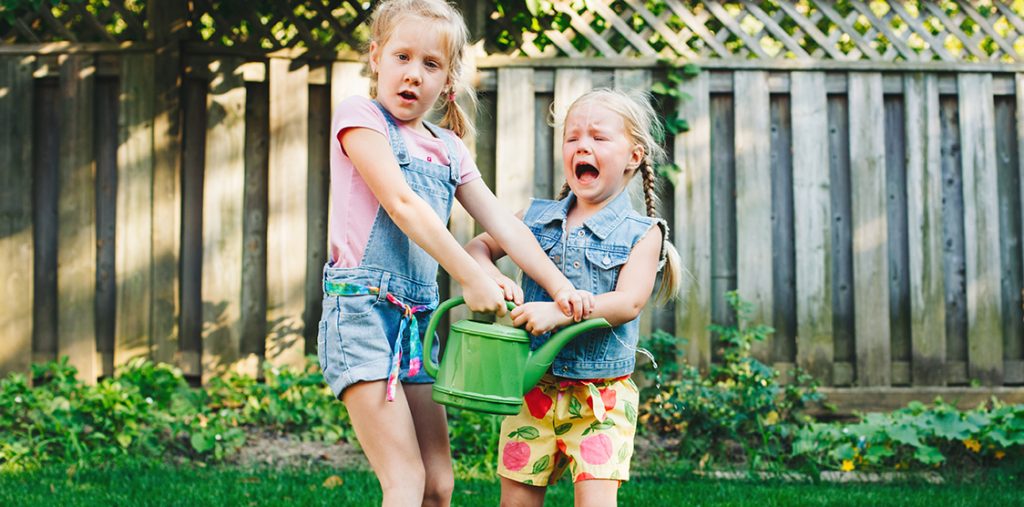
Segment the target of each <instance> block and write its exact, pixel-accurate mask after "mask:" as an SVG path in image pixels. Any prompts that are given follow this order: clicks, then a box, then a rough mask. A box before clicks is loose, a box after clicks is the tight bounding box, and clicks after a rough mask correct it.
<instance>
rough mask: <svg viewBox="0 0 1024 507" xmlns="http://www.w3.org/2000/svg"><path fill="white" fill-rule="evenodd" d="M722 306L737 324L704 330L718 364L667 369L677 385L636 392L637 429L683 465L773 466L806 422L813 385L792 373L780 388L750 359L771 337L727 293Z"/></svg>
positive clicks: (770, 372)
mask: <svg viewBox="0 0 1024 507" xmlns="http://www.w3.org/2000/svg"><path fill="white" fill-rule="evenodd" d="M727 300H728V302H729V304H730V305H731V306H732V308H733V309H734V311H735V312H736V316H737V319H736V320H737V323H736V324H735V325H722V324H715V325H712V326H709V330H710V331H713V332H714V333H715V334H716V335H717V336H719V339H720V340H721V342H722V345H723V361H722V363H721V364H716V365H714V366H712V368H711V370H710V371H709V373H708V375H706V376H704V375H702V374H701V373H700V371H699V370H697V368H695V367H693V366H690V365H688V364H680V365H675V366H673V367H672V368H674V369H676V370H678V379H676V380H672V381H669V382H666V383H664V384H662V385H661V386H650V387H647V388H645V389H644V391H643V392H642V393H641V394H642V395H643V398H642V400H643V401H642V406H641V409H640V412H641V417H640V420H641V422H642V423H644V429H645V430H647V431H650V432H653V433H654V434H656V435H660V436H661V437H665V438H672V439H678V441H677V442H676V443H675V445H676V447H677V450H678V453H679V455H680V457H681V458H682V459H684V460H686V461H688V462H691V463H699V464H700V466H709V465H711V464H714V463H719V464H725V465H734V464H740V463H746V464H747V465H748V466H749V467H751V468H754V469H761V468H766V467H768V468H771V467H780V466H782V464H783V463H782V461H781V460H780V458H779V457H780V456H785V455H786V454H787V449H788V443H789V442H790V441H791V440H792V435H793V433H794V431H795V430H796V429H798V428H799V427H801V426H802V425H804V424H806V422H807V420H808V419H807V417H806V416H804V415H803V414H802V409H804V408H805V407H806V406H807V405H808V404H809V403H811V402H814V401H817V400H819V399H820V395H819V394H818V393H817V383H816V382H815V381H814V380H813V379H811V378H810V377H809V376H808V375H805V374H802V373H800V372H797V375H796V381H795V382H794V383H792V384H789V385H786V386H783V385H780V384H779V382H778V377H779V373H778V372H777V371H775V370H774V369H772V368H771V367H769V366H767V365H765V364H764V363H761V362H760V361H758V360H757V359H755V358H753V357H751V356H750V349H751V345H752V344H753V343H754V342H757V341H762V340H764V339H766V338H767V337H768V336H770V335H771V334H772V333H773V332H774V330H773V329H772V328H771V327H769V326H764V325H757V324H753V323H751V322H750V320H749V316H750V308H751V307H750V305H749V304H748V303H746V302H744V301H743V300H742V299H741V298H740V297H739V295H738V294H736V293H735V292H731V293H729V294H728V295H727ZM659 339H660V340H662V341H664V340H665V338H664V337H660V338H659ZM668 357H669V358H671V357H673V356H671V355H670V356H668Z"/></svg>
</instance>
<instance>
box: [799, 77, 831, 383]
mask: <svg viewBox="0 0 1024 507" xmlns="http://www.w3.org/2000/svg"><path fill="white" fill-rule="evenodd" d="M790 82H791V83H792V94H791V97H792V99H791V100H792V104H793V113H792V114H793V203H794V206H798V207H799V209H798V210H796V211H795V213H794V215H793V218H794V226H793V228H794V232H795V240H796V241H795V244H796V263H795V265H796V298H797V300H796V314H797V347H796V359H797V365H798V366H800V367H801V368H803V369H804V370H806V371H807V372H808V373H810V374H811V375H812V376H814V378H816V379H818V380H819V381H820V382H821V383H822V385H831V384H832V362H833V360H834V355H835V354H834V343H833V340H832V325H833V322H832V229H831V227H830V225H831V220H830V219H829V217H831V216H832V202H831V182H830V180H829V173H828V171H823V170H822V168H823V167H828V163H829V153H828V97H827V96H826V94H825V74H824V73H822V72H794V73H793V74H792V75H791V76H790Z"/></svg>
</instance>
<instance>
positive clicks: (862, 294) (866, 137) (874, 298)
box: [849, 72, 892, 386]
mask: <svg viewBox="0 0 1024 507" xmlns="http://www.w3.org/2000/svg"><path fill="white" fill-rule="evenodd" d="M849 94H850V106H851V107H850V183H851V187H852V204H853V207H852V210H853V224H852V227H853V273H854V280H855V282H854V300H855V303H854V312H855V313H854V315H855V320H856V328H857V337H856V351H857V385H859V386H887V385H890V383H891V377H892V359H891V356H890V346H891V342H890V339H889V337H890V333H889V319H888V318H884V317H883V316H887V315H889V255H888V238H887V225H886V224H887V218H886V200H885V196H886V193H885V186H886V180H885V151H884V150H885V132H884V131H883V130H882V129H881V128H879V126H880V125H883V122H884V121H885V111H884V106H883V98H882V76H881V75H880V74H876V73H859V72H853V73H850V75H849Z"/></svg>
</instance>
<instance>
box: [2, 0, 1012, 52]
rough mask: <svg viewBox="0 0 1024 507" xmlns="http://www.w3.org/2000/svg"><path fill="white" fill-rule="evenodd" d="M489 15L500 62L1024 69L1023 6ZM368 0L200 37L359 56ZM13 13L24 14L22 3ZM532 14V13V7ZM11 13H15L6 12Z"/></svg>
mask: <svg viewBox="0 0 1024 507" xmlns="http://www.w3.org/2000/svg"><path fill="white" fill-rule="evenodd" d="M147 1H154V0H67V1H58V0H39V1H35V0H25V1H23V2H22V3H21V4H20V5H21V7H14V8H12V7H5V8H0V39H2V40H3V41H4V42H5V43H26V42H27V43H39V42H52V41H73V42H121V41H141V40H145V38H146V33H145V30H146V19H145V12H146V2H147ZM495 3H496V4H497V3H501V4H502V5H504V7H503V8H502V9H495V10H494V11H493V12H492V15H490V16H488V21H487V26H486V27H485V28H486V29H485V30H484V31H483V33H484V35H485V37H486V39H487V41H486V42H487V46H488V48H489V50H490V51H491V52H492V53H505V54H510V55H515V56H530V57H544V56H586V57H660V58H685V59H698V58H718V59H740V60H747V59H769V60H785V59H828V60H842V61H860V60H869V61H889V62H891V61H910V62H920V61H947V62H1019V61H1020V60H1021V59H1022V58H1024V0H985V1H970V0H942V1H926V0H904V1H898V2H884V1H877V0H867V1H865V0H839V1H819V2H815V1H811V0H761V1H753V0H738V1H721V0H712V1H693V0H552V1H549V2H540V4H541V5H542V6H543V7H544V8H545V9H546V10H544V11H542V12H541V13H539V17H538V18H537V20H536V21H535V22H534V23H532V25H533V26H534V27H539V28H538V29H530V28H524V26H526V25H529V23H527V24H524V23H522V20H523V19H524V18H523V16H524V11H523V10H522V8H521V7H520V8H518V10H516V8H515V7H514V6H515V5H518V4H516V3H515V2H509V1H505V2H495ZM375 4H376V2H375V1H368V0H363V1H359V0H299V1H292V2H282V1H277V0H190V1H189V2H188V20H189V25H190V29H191V36H190V38H192V39H193V40H203V41H208V42H211V43H214V44H217V45H222V46H231V47H247V48H253V49H258V50H276V49H282V48H293V47H304V48H309V49H312V50H317V51H327V52H331V51H342V50H348V49H353V48H354V49H358V48H360V47H361V46H362V44H363V43H364V42H365V40H366V37H367V32H368V28H367V26H366V25H367V23H366V22H367V19H368V17H369V15H370V12H371V11H372V9H373V6H374V5H375ZM8 5H18V4H17V2H14V3H12V4H8ZM523 5H525V4H523ZM3 9H7V10H3Z"/></svg>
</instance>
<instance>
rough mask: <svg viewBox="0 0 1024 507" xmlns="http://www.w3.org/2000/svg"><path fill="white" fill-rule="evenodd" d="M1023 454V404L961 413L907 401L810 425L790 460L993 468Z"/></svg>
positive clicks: (819, 464)
mask: <svg viewBox="0 0 1024 507" xmlns="http://www.w3.org/2000/svg"><path fill="white" fill-rule="evenodd" d="M1021 458H1024V405H1016V406H1011V405H1005V404H1003V403H1000V402H999V401H998V400H995V399H993V400H992V401H991V403H990V406H985V405H982V406H979V407H977V408H975V409H973V410H969V411H965V412H961V411H960V410H957V408H956V407H954V406H953V405H950V404H948V403H945V402H943V401H942V400H941V399H939V400H936V401H935V403H934V404H933V405H931V406H926V405H924V404H923V403H920V402H911V403H910V404H908V405H907V407H905V408H902V409H899V410H896V411H894V412H892V413H891V414H881V413H869V414H866V415H864V416H862V417H861V420H860V421H859V422H857V423H856V424H849V425H844V426H840V425H836V424H817V423H812V424H808V425H806V426H805V427H802V428H800V429H799V430H798V431H797V433H796V438H795V439H794V442H793V447H792V461H793V463H794V464H799V463H801V462H802V463H803V464H805V465H807V466H810V467H813V468H833V469H841V470H853V469H870V470H893V469H896V470H906V469H912V468H938V467H940V466H948V467H955V468H957V469H969V468H977V467H981V466H994V465H999V464H1002V463H1006V462H1016V461H1019V460H1020V459H1021Z"/></svg>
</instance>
